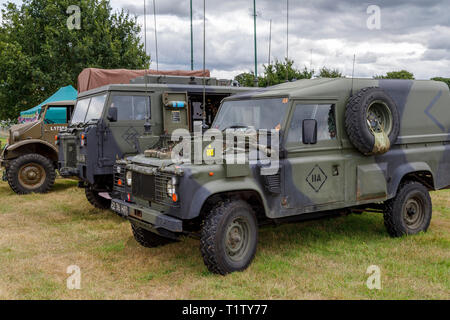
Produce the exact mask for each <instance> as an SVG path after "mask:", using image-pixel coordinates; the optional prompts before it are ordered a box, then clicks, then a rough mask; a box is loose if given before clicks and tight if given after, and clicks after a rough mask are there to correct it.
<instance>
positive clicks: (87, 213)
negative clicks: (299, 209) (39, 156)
mask: <svg viewBox="0 0 450 320" xmlns="http://www.w3.org/2000/svg"><path fill="white" fill-rule="evenodd" d="M433 202H434V217H433V221H432V224H431V228H430V230H429V232H428V233H427V234H421V235H418V236H414V237H405V238H402V239H391V238H390V237H389V236H388V235H387V233H386V231H385V229H384V226H383V219H382V216H381V215H379V214H373V213H371V214H363V215H352V216H348V217H341V218H337V219H330V220H321V221H314V222H307V223H303V224H294V225H284V226H280V227H276V228H275V227H267V228H264V229H262V230H261V231H260V242H259V247H258V252H257V255H256V258H255V260H254V262H253V264H252V265H251V266H250V268H249V269H248V270H247V271H245V272H242V273H235V274H232V275H229V276H227V277H222V276H217V275H213V274H210V273H209V272H208V271H207V270H206V268H205V266H204V265H203V261H202V258H201V255H200V252H199V248H198V247H199V243H198V241H196V240H193V239H185V240H183V241H182V242H180V243H175V244H170V245H168V246H166V247H162V248H157V249H146V248H143V247H140V246H139V245H138V244H137V243H136V242H135V240H134V239H133V237H132V234H131V231H130V225H129V223H128V222H127V221H125V220H122V219H121V218H118V217H116V216H115V215H114V214H112V213H110V212H108V211H100V210H97V209H93V208H92V207H91V206H90V205H89V204H88V203H87V201H86V200H85V197H84V193H83V191H82V190H80V189H78V188H76V182H75V181H71V180H58V181H57V183H56V185H55V188H54V192H52V193H49V194H46V195H26V196H17V195H15V194H13V193H12V191H11V190H10V188H9V186H8V184H7V183H5V182H1V183H0V235H1V236H0V298H1V299H184V298H186V299H450V278H449V274H450V234H449V231H450V191H441V192H436V193H433ZM69 265H77V266H79V267H80V268H81V290H68V289H67V287H66V280H67V277H68V276H69V274H67V273H66V271H67V267H68V266H69ZM370 265H377V266H379V267H380V269H381V281H382V283H381V285H382V289H381V290H372V291H371V290H369V289H368V288H367V287H366V284H365V283H366V280H367V277H368V275H366V270H367V268H368V267H369V266H370Z"/></svg>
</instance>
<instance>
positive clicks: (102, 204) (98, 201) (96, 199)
mask: <svg viewBox="0 0 450 320" xmlns="http://www.w3.org/2000/svg"><path fill="white" fill-rule="evenodd" d="M84 192H85V194H86V199H87V200H88V201H89V203H90V204H91V205H93V206H94V207H96V208H97V209H102V210H107V209H109V208H111V200H108V199H105V198H103V197H101V196H100V195H99V194H98V192H97V191H95V189H94V188H92V187H89V186H88V187H86V188H85V189H84Z"/></svg>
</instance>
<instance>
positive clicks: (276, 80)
mask: <svg viewBox="0 0 450 320" xmlns="http://www.w3.org/2000/svg"><path fill="white" fill-rule="evenodd" d="M313 75H314V70H308V69H307V68H306V67H304V68H303V70H301V69H296V68H295V67H294V61H293V60H285V61H284V62H281V61H278V60H276V61H275V63H274V64H270V65H265V66H264V74H263V75H262V76H260V77H258V86H259V87H268V86H273V85H277V84H280V83H284V82H286V80H289V81H293V80H301V79H311V78H312V76H313ZM234 80H236V81H238V82H239V84H240V85H241V86H246V87H253V86H254V83H255V74H254V73H253V72H250V73H247V72H245V73H241V74H239V75H237V76H236V77H235V78H234Z"/></svg>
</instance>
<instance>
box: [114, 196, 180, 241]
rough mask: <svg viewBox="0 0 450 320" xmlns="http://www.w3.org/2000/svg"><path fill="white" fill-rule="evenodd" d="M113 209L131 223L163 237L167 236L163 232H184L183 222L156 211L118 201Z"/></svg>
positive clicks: (115, 201)
mask: <svg viewBox="0 0 450 320" xmlns="http://www.w3.org/2000/svg"><path fill="white" fill-rule="evenodd" d="M111 209H112V210H113V211H114V212H115V213H117V214H118V215H120V216H122V217H125V218H127V219H128V220H130V222H132V223H135V224H137V225H138V226H139V227H141V228H144V229H146V230H149V231H152V232H156V233H159V234H161V235H166V234H165V232H163V230H167V231H170V232H173V233H181V232H183V221H181V220H180V219H176V218H173V217H170V216H168V215H165V214H163V213H161V212H159V211H156V210H152V209H149V208H144V207H141V206H139V205H137V204H134V203H133V204H132V203H128V202H125V201H122V200H117V199H113V200H112V201H111ZM161 229H162V230H161Z"/></svg>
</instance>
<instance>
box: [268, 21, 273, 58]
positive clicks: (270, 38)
mask: <svg viewBox="0 0 450 320" xmlns="http://www.w3.org/2000/svg"><path fill="white" fill-rule="evenodd" d="M271 51H272V19H270V23H269V60H268V63H267V65H268V66H270V57H271V54H272V52H271Z"/></svg>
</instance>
